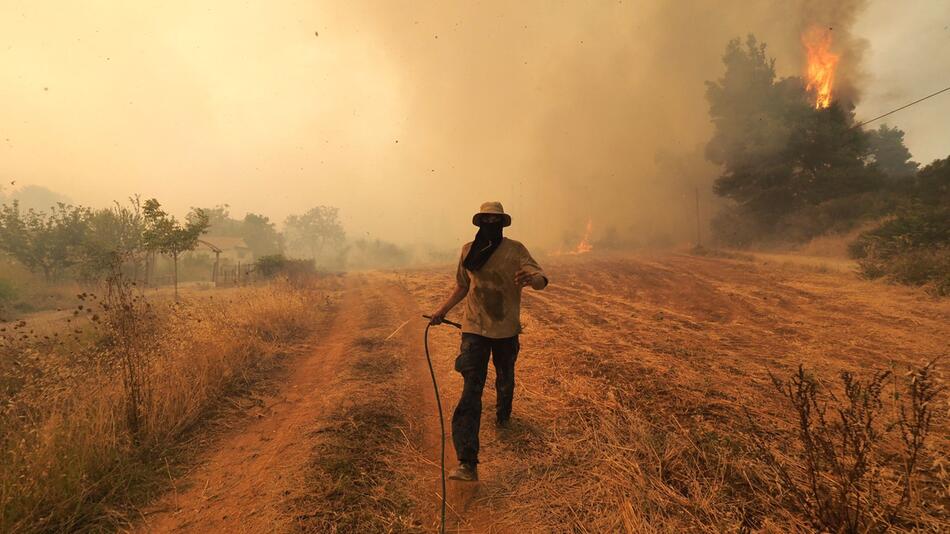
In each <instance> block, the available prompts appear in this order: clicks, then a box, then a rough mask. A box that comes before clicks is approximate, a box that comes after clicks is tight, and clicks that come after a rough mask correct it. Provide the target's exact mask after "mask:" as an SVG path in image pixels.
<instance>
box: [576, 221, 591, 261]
mask: <svg viewBox="0 0 950 534" xmlns="http://www.w3.org/2000/svg"><path fill="white" fill-rule="evenodd" d="M593 226H594V224H593V222H592V221H591V220H590V217H588V218H587V228H586V229H585V230H584V237H583V239H581V242H580V243H578V244H577V247H575V248H574V250H573V251H571V254H584V253H586V252H590V251H592V250H594V246H593V245H591V244H590V232H591V230H592V229H593Z"/></svg>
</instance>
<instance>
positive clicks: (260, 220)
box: [0, 197, 345, 289]
mask: <svg viewBox="0 0 950 534" xmlns="http://www.w3.org/2000/svg"><path fill="white" fill-rule="evenodd" d="M206 235H215V236H226V237H239V238H241V239H243V240H244V241H245V243H246V244H247V245H248V248H250V249H251V251H252V253H253V255H254V257H255V258H263V257H267V256H279V255H283V254H284V253H285V252H286V250H291V251H293V252H294V253H295V254H299V255H300V256H303V257H310V258H318V257H320V255H321V254H323V253H324V252H325V251H326V250H327V249H328V248H329V247H332V246H334V245H338V244H340V243H342V241H343V240H344V238H345V233H344V231H343V226H342V223H341V221H340V217H339V210H338V209H337V208H334V207H329V206H317V207H314V208H312V209H310V210H308V211H307V212H305V213H303V214H301V215H291V216H290V217H288V218H287V220H286V222H285V228H284V232H278V231H277V229H276V226H275V224H274V223H273V222H271V221H270V220H269V219H268V218H267V217H266V216H263V215H259V214H254V213H248V214H247V215H246V216H245V217H244V219H243V220H236V219H232V218H231V217H230V214H229V213H228V210H227V206H217V207H215V208H192V209H191V210H190V211H189V212H188V213H187V214H186V215H185V217H184V218H182V219H179V218H177V217H175V216H174V215H171V214H169V213H168V212H167V211H166V210H165V209H164V208H163V207H162V205H161V203H160V202H159V201H158V200H156V199H154V198H150V199H147V200H145V201H144V202H143V201H141V200H140V198H139V197H133V198H131V199H129V201H128V202H127V203H125V204H122V203H119V202H116V203H114V204H113V205H112V206H110V207H108V208H98V209H96V208H90V207H85V206H74V205H70V204H66V203H62V202H59V203H57V204H56V205H54V206H51V207H50V208H49V209H47V210H38V209H35V208H29V209H21V207H20V205H19V203H18V202H17V201H16V200H14V201H12V202H9V203H5V204H0V253H2V254H5V255H6V256H8V257H9V258H12V259H13V260H15V261H17V262H18V263H20V264H21V265H23V266H24V267H25V268H26V269H27V270H29V271H30V272H32V273H35V274H38V275H41V276H42V277H43V279H44V280H45V281H46V282H55V281H58V280H63V279H78V280H87V281H92V280H98V279H102V278H104V277H107V276H110V275H114V274H116V273H118V272H122V273H124V274H125V275H126V276H127V277H129V278H131V279H132V280H139V279H144V280H145V281H146V283H147V282H148V276H149V269H150V267H151V263H152V262H153V261H154V258H155V257H156V256H159V255H161V256H165V257H167V258H169V259H170V260H171V263H172V265H173V269H174V283H175V286H176V289H177V284H178V265H179V261H180V259H181V257H182V255H183V254H184V253H185V252H188V251H193V250H195V249H196V248H197V247H198V246H199V245H200V243H201V242H202V237H203V236H206Z"/></svg>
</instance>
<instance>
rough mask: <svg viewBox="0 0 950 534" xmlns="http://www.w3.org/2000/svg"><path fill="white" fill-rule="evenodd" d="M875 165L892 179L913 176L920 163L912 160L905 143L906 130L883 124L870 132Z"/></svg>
mask: <svg viewBox="0 0 950 534" xmlns="http://www.w3.org/2000/svg"><path fill="white" fill-rule="evenodd" d="M868 143H869V146H870V152H871V157H872V160H873V165H874V166H876V167H877V168H878V169H879V170H880V171H881V172H882V173H884V175H885V176H887V177H888V178H891V179H901V178H907V177H910V176H913V174H914V173H915V172H917V167H919V166H920V165H919V164H918V163H917V162H916V161H911V159H910V158H911V157H912V156H911V154H910V150H908V149H907V146H905V145H904V132H903V131H902V130H900V129H899V128H890V127H888V126H887V125H886V124H882V125H881V127H880V128H878V129H877V130H872V131H871V132H869V133H868Z"/></svg>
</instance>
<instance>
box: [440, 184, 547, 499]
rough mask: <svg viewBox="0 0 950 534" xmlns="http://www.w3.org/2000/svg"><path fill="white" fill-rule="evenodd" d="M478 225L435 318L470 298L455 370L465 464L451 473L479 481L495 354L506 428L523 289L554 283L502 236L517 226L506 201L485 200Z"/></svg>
mask: <svg viewBox="0 0 950 534" xmlns="http://www.w3.org/2000/svg"><path fill="white" fill-rule="evenodd" d="M472 224H474V225H475V226H478V233H477V234H475V241H473V242H471V243H467V244H466V245H465V246H463V247H462V255H461V257H460V258H459V265H458V271H457V272H456V276H455V281H456V285H455V290H454V291H453V292H452V294H451V295H450V296H449V298H448V299H447V300H446V301H445V303H444V304H442V306H441V307H440V308H439V309H438V310H437V311H436V312H435V313H433V314H432V320H431V324H434V325H436V324H439V323H441V322H442V320H443V319H444V318H445V314H446V313H448V312H449V310H451V309H452V308H453V307H454V306H455V305H456V304H458V303H459V302H461V301H462V299H465V298H466V296H467V297H468V298H467V300H466V301H465V310H464V316H463V319H462V347H461V350H460V354H459V355H458V357H457V358H456V359H455V370H456V371H458V372H459V373H461V374H462V378H463V380H464V386H463V388H462V398H461V399H459V403H458V406H456V407H455V413H454V414H453V415H452V441H453V442H454V444H455V453H456V455H457V456H458V461H459V466H458V468H457V469H456V470H455V471H454V472H453V473H452V474H451V475H449V478H451V479H454V480H465V481H476V480H478V471H477V466H478V429H479V426H480V422H481V416H482V390H483V389H484V387H485V378H486V377H487V376H488V359H489V356H491V359H492V363H493V364H494V366H495V391H496V393H497V403H496V406H497V412H496V419H495V422H496V424H497V425H498V426H499V427H502V428H506V427H507V426H508V421H509V418H510V417H511V401H512V398H513V397H514V393H515V360H516V359H517V358H518V348H519V345H518V333H519V332H521V321H520V318H519V314H520V311H521V289H522V288H523V287H525V286H531V287H532V288H534V289H544V288H545V287H546V286H547V285H548V278H547V276H545V274H544V272H543V271H542V270H541V267H540V266H539V265H538V263H537V262H536V261H534V258H532V257H531V254H529V253H528V249H526V248H525V246H524V245H522V244H521V243H519V242H517V241H514V240H512V239H508V238H506V237H503V236H502V229H503V228H504V227H506V226H510V225H511V216H509V215H508V214H506V213H505V210H504V208H503V207H502V205H501V203H500V202H486V203H484V204H482V206H481V209H480V210H479V212H478V213H476V214H475V216H474V217H472Z"/></svg>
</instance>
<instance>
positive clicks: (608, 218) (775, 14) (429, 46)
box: [376, 0, 866, 248]
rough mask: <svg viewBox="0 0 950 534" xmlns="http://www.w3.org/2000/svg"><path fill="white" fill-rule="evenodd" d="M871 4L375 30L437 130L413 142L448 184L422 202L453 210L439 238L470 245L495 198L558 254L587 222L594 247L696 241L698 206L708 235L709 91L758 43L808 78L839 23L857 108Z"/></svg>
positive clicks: (580, 14)
mask: <svg viewBox="0 0 950 534" xmlns="http://www.w3.org/2000/svg"><path fill="white" fill-rule="evenodd" d="M863 4H864V2H862V1H851V2H836V3H826V2H818V1H814V0H798V1H797V2H787V1H772V2H756V3H750V2H746V1H740V0H727V1H715V2H714V1H706V2H664V1H655V2H636V3H633V2H616V3H611V4H608V3H593V4H587V3H585V4H580V3H550V2H540V3H532V2H526V3H518V4H517V5H508V4H505V5H498V4H489V5H488V6H486V5H484V4H479V7H478V8H472V7H458V6H456V7H448V6H445V5H444V4H439V5H438V7H431V8H430V9H428V10H426V9H422V10H418V11H412V12H405V11H404V10H393V11H391V12H390V11H384V12H378V13H376V16H377V17H378V19H377V21H376V22H377V24H378V25H379V26H378V28H380V29H381V32H382V33H383V34H384V35H386V36H387V44H389V45H393V46H395V48H396V51H395V52H394V54H395V55H396V56H397V57H400V58H402V57H405V58H410V57H411V58H413V60H412V62H411V63H410V64H408V65H407V72H411V76H410V77H408V78H407V82H406V83H407V85H409V86H411V87H413V88H414V89H415V90H416V91H415V93H416V94H415V98H414V105H413V115H414V116H416V117H417V118H416V119H415V120H418V121H421V122H424V123H425V124H426V126H425V127H423V128H420V129H418V130H416V129H413V130H412V131H410V132H409V133H408V135H407V137H408V138H409V139H411V140H412V141H411V142H415V143H421V144H422V145H424V146H425V147H426V149H425V152H426V153H427V154H429V155H430V159H429V161H431V164H430V163H427V165H428V166H430V167H431V169H434V170H430V174H431V173H432V172H434V173H435V175H434V176H433V178H434V179H433V180H431V181H426V180H423V181H422V182H421V183H419V184H418V185H419V186H420V189H419V191H418V194H419V196H420V197H421V198H427V197H428V198H432V197H433V196H434V197H436V198H440V199H445V200H440V204H441V206H442V209H441V210H440V211H438V212H437V214H435V216H434V217H433V218H434V223H435V224H434V225H435V226H437V227H439V228H446V229H451V230H453V231H454V232H458V233H460V234H461V235H462V236H463V237H468V236H467V233H469V232H471V230H466V226H465V222H464V221H467V218H468V212H470V211H471V210H473V209H474V208H475V207H476V206H477V205H478V203H480V202H481V201H482V200H489V199H497V200H502V201H503V202H504V203H505V205H506V207H507V208H508V209H509V211H511V212H513V215H514V217H515V225H514V226H513V228H512V232H513V233H514V234H516V235H519V236H524V237H525V238H526V239H530V240H533V241H537V242H541V243H542V244H544V245H545V246H549V247H552V248H557V247H560V246H564V245H569V244H570V243H572V242H573V243H576V240H578V239H579V238H580V236H581V233H582V232H583V230H584V225H585V222H586V221H587V219H588V218H589V217H590V218H591V219H592V220H593V224H594V229H595V232H594V234H595V242H596V241H597V239H598V238H600V239H601V240H603V239H604V238H605V236H606V235H607V234H608V233H609V234H610V235H611V236H614V237H616V236H620V238H619V241H622V242H624V243H627V244H650V243H657V244H658V243H664V242H678V241H684V240H692V239H693V236H694V234H695V232H696V200H697V198H696V197H697V194H698V196H699V201H700V218H701V219H702V220H703V222H704V223H705V221H706V220H708V218H709V217H710V216H711V215H712V214H713V212H714V211H715V209H716V208H717V202H718V201H717V199H715V198H714V197H713V196H712V194H711V183H712V181H713V180H714V178H715V176H716V174H717V169H716V168H715V167H713V166H712V165H710V164H708V163H707V162H705V161H704V160H703V159H702V150H701V147H702V145H703V144H704V143H705V141H706V140H707V139H708V137H709V135H710V125H709V120H708V115H707V107H706V101H705V99H704V96H703V94H704V93H703V91H704V85H703V82H704V81H706V80H710V79H714V78H716V77H718V76H719V75H720V73H721V70H722V68H723V67H722V63H721V61H720V57H721V54H722V52H723V50H724V47H725V45H726V43H727V41H728V40H729V39H731V38H734V37H743V36H745V35H746V34H747V33H755V34H756V35H757V37H758V38H759V39H760V41H765V42H767V43H768V45H769V53H770V54H772V55H773V56H775V57H776V59H777V69H778V71H779V73H780V75H783V76H788V75H800V74H801V73H802V72H803V70H804V64H805V63H804V61H805V58H804V54H803V50H802V44H801V34H802V32H803V30H804V29H805V28H807V27H809V26H811V25H813V24H822V25H827V26H828V27H829V28H833V30H832V31H833V32H834V37H835V40H834V43H835V45H834V50H835V51H836V52H837V53H840V54H841V61H840V65H841V70H840V73H841V74H840V78H839V85H838V87H839V88H840V90H841V91H843V92H844V93H846V94H847V95H849V98H852V99H853V98H856V97H857V93H858V92H857V87H858V84H859V81H860V79H861V76H860V72H861V71H860V58H861V55H862V53H863V50H864V48H865V47H866V43H865V42H864V41H863V40H861V39H859V38H857V37H855V36H853V35H851V34H850V31H849V28H850V27H851V25H852V24H853V23H854V20H855V18H856V17H857V15H858V14H859V13H860V10H861V9H862V8H863ZM420 26H421V27H422V28H425V29H424V30H423V31H421V32H410V33H409V34H408V35H405V36H403V35H401V33H400V32H402V31H407V29H415V28H419V27H420ZM420 35H421V36H420ZM424 40H428V42H424ZM414 122H415V121H414ZM420 132H425V133H420ZM420 135H421V137H420ZM402 142H403V141H402V140H401V141H400V143H402ZM440 191H441V192H442V194H441V195H440ZM453 221H461V224H458V223H456V222H453ZM456 235H458V234H456Z"/></svg>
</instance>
